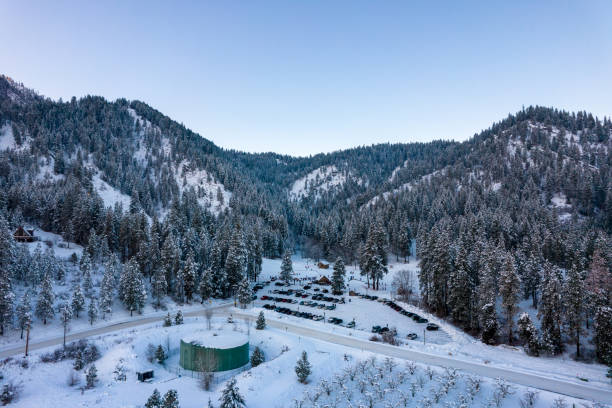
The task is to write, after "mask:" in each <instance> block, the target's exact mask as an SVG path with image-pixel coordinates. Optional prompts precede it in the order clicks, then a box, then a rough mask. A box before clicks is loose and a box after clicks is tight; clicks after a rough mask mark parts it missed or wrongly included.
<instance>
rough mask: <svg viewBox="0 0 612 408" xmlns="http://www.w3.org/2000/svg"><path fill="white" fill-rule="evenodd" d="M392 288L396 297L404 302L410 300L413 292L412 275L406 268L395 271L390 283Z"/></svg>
mask: <svg viewBox="0 0 612 408" xmlns="http://www.w3.org/2000/svg"><path fill="white" fill-rule="evenodd" d="M392 286H393V289H394V290H395V293H396V294H397V296H398V298H399V299H400V300H401V301H403V302H406V303H410V302H411V301H412V294H413V292H414V275H413V273H412V272H411V271H409V270H408V269H400V270H399V271H397V272H396V273H395V277H394V278H393V283H392Z"/></svg>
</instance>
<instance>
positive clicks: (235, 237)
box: [225, 225, 246, 289]
mask: <svg viewBox="0 0 612 408" xmlns="http://www.w3.org/2000/svg"><path fill="white" fill-rule="evenodd" d="M245 266H246V248H245V246H244V238H243V235H242V231H241V229H240V226H239V225H238V226H236V229H235V230H234V233H233V234H232V238H231V240H230V243H229V247H228V250H227V257H226V258H225V272H226V273H227V283H228V286H229V287H230V288H233V289H236V288H237V286H238V284H239V283H240V281H241V280H242V279H243V277H244V269H245Z"/></svg>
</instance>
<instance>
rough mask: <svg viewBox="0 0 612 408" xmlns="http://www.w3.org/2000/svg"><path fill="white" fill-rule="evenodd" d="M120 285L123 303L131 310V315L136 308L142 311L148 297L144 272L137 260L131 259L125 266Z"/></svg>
mask: <svg viewBox="0 0 612 408" xmlns="http://www.w3.org/2000/svg"><path fill="white" fill-rule="evenodd" d="M120 286H121V293H122V294H123V299H122V300H123V303H124V304H125V306H126V307H127V309H128V310H129V311H130V316H132V314H133V312H134V310H137V311H140V310H141V309H142V308H143V307H144V304H145V300H146V299H147V292H146V289H145V284H144V281H143V278H142V274H141V273H140V270H139V268H138V265H137V264H136V261H135V260H133V259H130V260H129V261H128V263H127V264H126V265H125V267H124V268H123V272H122V274H121V281H120Z"/></svg>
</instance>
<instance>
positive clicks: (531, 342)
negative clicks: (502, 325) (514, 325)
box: [518, 313, 540, 356]
mask: <svg viewBox="0 0 612 408" xmlns="http://www.w3.org/2000/svg"><path fill="white" fill-rule="evenodd" d="M518 332H519V333H518V334H519V338H520V339H521V342H522V343H523V345H524V346H525V349H526V351H527V354H529V355H531V356H538V355H539V354H540V341H539V339H538V329H537V328H536V327H535V326H534V324H533V323H532V321H531V318H530V317H529V315H528V314H527V313H523V314H521V315H520V316H519V318H518Z"/></svg>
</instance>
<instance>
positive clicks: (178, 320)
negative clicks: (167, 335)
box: [174, 310, 183, 325]
mask: <svg viewBox="0 0 612 408" xmlns="http://www.w3.org/2000/svg"><path fill="white" fill-rule="evenodd" d="M174 324H177V325H178V324H183V312H181V311H180V310H179V311H178V312H176V316H174Z"/></svg>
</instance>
